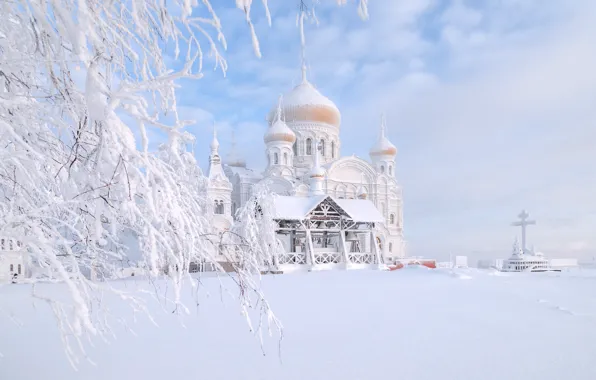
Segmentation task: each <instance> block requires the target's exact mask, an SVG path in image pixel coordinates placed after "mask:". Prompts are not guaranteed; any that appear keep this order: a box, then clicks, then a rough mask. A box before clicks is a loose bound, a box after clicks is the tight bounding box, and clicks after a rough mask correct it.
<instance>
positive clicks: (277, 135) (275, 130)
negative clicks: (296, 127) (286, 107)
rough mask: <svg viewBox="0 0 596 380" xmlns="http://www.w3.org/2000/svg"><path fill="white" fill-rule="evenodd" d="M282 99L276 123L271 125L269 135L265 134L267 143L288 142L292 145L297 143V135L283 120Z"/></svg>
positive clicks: (278, 107)
mask: <svg viewBox="0 0 596 380" xmlns="http://www.w3.org/2000/svg"><path fill="white" fill-rule="evenodd" d="M281 99H282V98H281V97H280V98H279V102H278V104H277V108H276V112H275V114H276V117H275V121H274V122H273V123H272V124H271V126H270V127H269V129H267V133H265V137H264V140H265V143H270V142H287V143H290V144H294V142H295V141H296V134H295V133H294V131H292V130H291V129H290V127H288V125H287V124H286V123H284V121H283V120H282V118H281V117H282V114H283V110H282V106H281Z"/></svg>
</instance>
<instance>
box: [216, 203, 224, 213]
mask: <svg viewBox="0 0 596 380" xmlns="http://www.w3.org/2000/svg"><path fill="white" fill-rule="evenodd" d="M215 213H216V214H218V215H223V213H224V203H223V201H215Z"/></svg>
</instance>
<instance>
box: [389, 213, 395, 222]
mask: <svg viewBox="0 0 596 380" xmlns="http://www.w3.org/2000/svg"><path fill="white" fill-rule="evenodd" d="M389 224H395V215H393V214H391V215H389Z"/></svg>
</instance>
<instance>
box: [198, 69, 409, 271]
mask: <svg viewBox="0 0 596 380" xmlns="http://www.w3.org/2000/svg"><path fill="white" fill-rule="evenodd" d="M304 67H305V66H304V65H303V69H302V81H301V83H300V84H298V85H297V86H296V87H294V88H293V89H292V90H290V91H289V92H288V93H286V94H284V95H283V96H282V97H280V99H279V100H278V101H277V104H275V105H274V106H273V107H272V109H271V111H270V112H269V114H268V115H267V117H266V121H267V124H268V128H267V130H266V132H265V135H264V136H263V140H264V143H265V154H266V157H267V167H266V168H265V169H264V170H263V171H259V170H254V169H251V168H248V167H247V165H246V161H245V160H244V159H242V158H241V157H239V156H238V154H237V151H236V149H235V147H234V146H232V149H231V153H230V155H229V156H228V157H227V159H225V160H223V161H222V160H221V158H220V156H219V153H218V148H219V143H218V141H217V138H216V136H215V134H214V139H213V141H212V143H211V154H210V157H209V173H208V178H209V189H208V190H209V194H210V197H211V198H212V202H213V204H214V210H215V214H216V215H215V217H216V222H215V225H216V226H217V227H218V228H221V229H226V228H230V226H231V225H232V223H233V222H234V220H233V219H234V218H233V216H234V215H235V212H236V210H237V209H238V208H239V207H242V206H243V205H244V203H245V202H246V201H247V200H248V199H249V198H250V197H251V194H252V189H253V187H254V186H255V185H257V184H259V183H261V182H262V181H267V185H268V187H269V189H270V190H271V191H272V192H274V193H276V194H278V195H279V197H278V198H280V199H279V200H278V203H279V202H282V203H284V204H285V205H280V210H281V209H284V210H286V211H287V209H288V205H294V206H290V207H295V208H300V207H303V206H304V207H305V208H304V210H303V211H300V212H303V213H304V215H302V214H300V212H298V214H297V215H298V216H293V217H291V218H290V216H284V215H280V220H282V219H287V220H289V219H292V220H294V221H296V223H298V221H300V223H302V224H301V225H302V226H303V227H304V228H305V229H308V228H307V225H306V224H305V222H306V221H311V220H314V219H312V218H311V217H312V216H314V213H316V212H318V211H316V208H317V207H319V208H321V207H322V209H321V210H323V211H325V212H324V214H325V215H331V213H329V212H328V211H326V210H329V208H331V209H334V210H335V211H336V215H338V216H339V217H340V218H343V220H347V219H350V220H351V219H354V221H355V222H362V223H367V225H370V226H371V229H370V234H369V233H368V232H367V233H366V234H365V235H366V236H365V237H364V238H363V239H364V240H361V244H362V246H365V245H367V244H368V245H367V248H366V249H364V248H362V249H360V250H361V251H368V252H371V251H375V252H377V255H378V256H377V257H378V260H379V263H389V262H392V261H394V260H396V259H399V258H402V257H404V256H405V244H404V236H403V200H402V192H401V188H400V186H399V184H398V181H397V179H396V175H395V159H396V155H397V149H396V147H395V145H393V144H392V143H391V142H390V141H389V139H388V138H387V133H386V122H385V119H384V118H383V119H382V120H381V123H380V127H379V132H378V136H376V140H375V138H374V137H373V138H371V148H370V151H369V155H370V160H365V159H363V158H360V157H356V156H354V155H351V156H342V150H341V148H342V144H341V139H340V130H341V113H340V111H339V109H338V108H337V106H336V105H335V104H334V103H333V101H331V100H330V99H329V98H327V97H325V96H324V95H323V94H321V93H320V92H319V91H318V90H317V89H316V88H315V86H314V85H313V84H312V83H310V82H309V81H308V79H307V76H306V69H305V68H304ZM232 140H233V141H232V145H235V141H234V139H232ZM321 202H323V203H326V204H322V203H321ZM369 208H370V209H374V212H375V213H376V214H375V215H376V216H375V217H372V216H371V215H372V214H371V213H370V212H368V211H367V212H364V210H368V209H369ZM319 211H320V210H319ZM309 213H310V214H309ZM358 214H359V215H360V216H358ZM300 215H302V216H300ZM309 215H310V216H309ZM320 215H323V214H320ZM342 215H343V216H342ZM359 218H360V219H362V220H356V219H359ZM365 219H366V220H365ZM373 222H374V223H373ZM296 223H294V225H295V226H299V224H296ZM289 225H291V224H288V223H285V224H284V226H286V227H287V226H289ZM282 227H283V226H281V225H280V232H283V231H282V230H284V231H285V229H287V228H285V227H284V228H282ZM296 228H299V227H296ZM338 228H340V227H338ZM342 228H343V227H342ZM346 228H347V227H346ZM321 231H322V230H321ZM325 231H327V230H325ZM329 231H331V230H329ZM342 231H343V230H342ZM315 232H316V231H314V232H308V233H306V235H304V234H303V235H301V236H303V241H304V237H306V238H307V242H308V244H306V246H304V244H303V246H304V247H306V248H300V244H299V243H294V241H293V240H292V242H289V240H287V241H288V242H289V243H287V244H288V246H287V249H288V251H291V252H293V253H295V252H302V251H301V249H302V250H306V251H309V250H310V251H312V252H315V253H316V252H318V251H317V248H316V247H315V245H316V243H317V242H320V240H321V239H319V238H314V237H313V236H319V235H316V233H315ZM344 232H345V233H344ZM344 232H342V233H341V235H337V236H340V237H339V238H338V240H337V242H336V243H334V244H336V246H337V247H338V252H343V253H344V255H343V256H344V261H347V262H350V259H349V257H355V256H350V254H351V253H350V252H351V251H353V250H354V249H352V248H350V247H351V245H350V244H352V243H351V242H350V239H351V238H350V236H352V235H354V233H352V235H350V232H348V231H347V230H346V231H344ZM357 232H358V231H357ZM360 232H363V231H360ZM292 233H293V234H292V236H298V235H296V234H294V231H292ZM371 234H372V235H371ZM320 236H324V238H323V240H324V239H329V238H328V236H330V235H328V233H327V232H325V234H324V235H323V234H322V233H321V234H320ZM294 239H297V238H294ZM309 239H310V240H309ZM352 240H353V241H356V240H358V239H352ZM296 241H297V240H296ZM372 241H376V244H371V242H372ZM284 244H285V243H284ZM352 245H353V244H352ZM356 245H358V244H356ZM324 246H325V247H327V245H326V243H325V244H324ZM308 247H310V248H308ZM373 248H374V249H373ZM320 249H321V250H322V249H324V248H320ZM356 250H357V249H356ZM340 256H341V255H340ZM305 260H306V261H309V260H308V257H306V259H305ZM310 260H311V261H312V264H315V263H318V262H319V261H318V260H319V259H317V257H315V256H314V255H311V256H310ZM338 260H341V259H338ZM351 261H353V260H351Z"/></svg>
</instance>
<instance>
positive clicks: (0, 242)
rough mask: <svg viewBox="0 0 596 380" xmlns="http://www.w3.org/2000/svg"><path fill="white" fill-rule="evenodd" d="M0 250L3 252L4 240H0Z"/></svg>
mask: <svg viewBox="0 0 596 380" xmlns="http://www.w3.org/2000/svg"><path fill="white" fill-rule="evenodd" d="M0 250H2V251H4V239H0Z"/></svg>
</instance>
